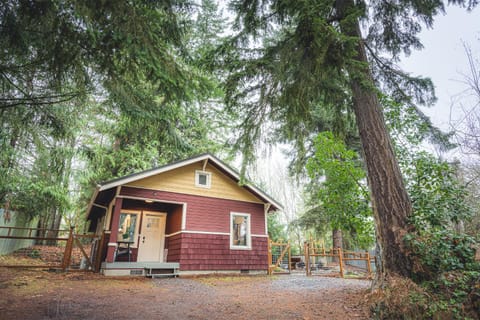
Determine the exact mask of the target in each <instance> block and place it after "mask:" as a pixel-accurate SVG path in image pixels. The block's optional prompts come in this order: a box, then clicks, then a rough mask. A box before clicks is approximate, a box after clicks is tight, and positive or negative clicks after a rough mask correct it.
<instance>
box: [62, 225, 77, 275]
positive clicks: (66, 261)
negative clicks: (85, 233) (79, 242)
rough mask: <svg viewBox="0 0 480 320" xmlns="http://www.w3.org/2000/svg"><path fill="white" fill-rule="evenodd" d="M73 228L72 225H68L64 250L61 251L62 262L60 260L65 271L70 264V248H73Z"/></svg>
mask: <svg viewBox="0 0 480 320" xmlns="http://www.w3.org/2000/svg"><path fill="white" fill-rule="evenodd" d="M74 229H75V227H74V226H71V227H70V232H69V234H68V240H67V244H66V245H65V252H64V253H63V262H62V269H63V271H67V268H68V267H69V266H70V258H71V256H72V249H73V230H74Z"/></svg>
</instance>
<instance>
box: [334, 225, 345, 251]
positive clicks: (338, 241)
mask: <svg viewBox="0 0 480 320" xmlns="http://www.w3.org/2000/svg"><path fill="white" fill-rule="evenodd" d="M332 239H333V249H337V248H342V249H343V235H342V230H340V229H333V231H332Z"/></svg>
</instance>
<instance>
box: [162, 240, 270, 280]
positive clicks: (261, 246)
mask: <svg viewBox="0 0 480 320" xmlns="http://www.w3.org/2000/svg"><path fill="white" fill-rule="evenodd" d="M167 248H168V258H167V261H168V262H179V263H180V270H181V271H202V270H208V271H221V270H226V271H228V270H267V269H268V258H267V250H268V248H267V238H266V237H252V250H230V237H229V236H226V235H214V234H195V233H181V234H178V235H175V236H172V237H169V238H168V245H167Z"/></svg>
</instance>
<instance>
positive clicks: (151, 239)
mask: <svg viewBox="0 0 480 320" xmlns="http://www.w3.org/2000/svg"><path fill="white" fill-rule="evenodd" d="M114 189H116V188H114ZM185 210H186V204H184V203H176V202H172V201H164V200H160V199H152V198H145V197H141V196H135V195H125V194H121V193H120V192H119V191H115V192H114V191H113V190H111V189H109V190H104V191H101V192H98V193H97V195H96V197H95V201H94V203H93V204H92V210H91V212H90V216H89V220H90V221H91V224H90V230H91V231H95V232H96V233H97V234H98V233H104V234H105V241H104V246H103V248H101V250H102V257H103V258H102V263H101V265H100V271H101V272H102V273H104V274H105V275H144V276H152V277H155V276H176V275H178V270H179V268H180V264H179V257H178V253H176V249H173V250H172V251H170V250H169V242H168V238H169V237H170V236H171V235H173V234H177V233H178V232H180V231H181V230H182V221H183V220H184V215H185Z"/></svg>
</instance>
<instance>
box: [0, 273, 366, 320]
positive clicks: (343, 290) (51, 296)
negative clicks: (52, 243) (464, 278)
mask: <svg viewBox="0 0 480 320" xmlns="http://www.w3.org/2000/svg"><path fill="white" fill-rule="evenodd" d="M369 287H370V281H366V280H346V279H338V278H329V277H306V276H304V275H295V274H294V275H281V276H271V277H269V276H234V277H199V278H160V279H147V278H109V277H104V276H100V275H94V274H82V273H80V274H79V273H76V274H75V273H68V274H55V273H49V272H46V271H32V270H23V271H21V270H13V269H3V268H0V318H1V319H27V320H28V319H105V320H106V319H118V320H122V319H166V320H169V319H172V320H173V319H175V320H177V319H229V320H230V319H272V320H273V319H275V320H276V319H280V320H281V319H285V320H287V319H288V320H291V319H368V306H367V305H366V304H365V294H366V293H367V292H368V289H369Z"/></svg>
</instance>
